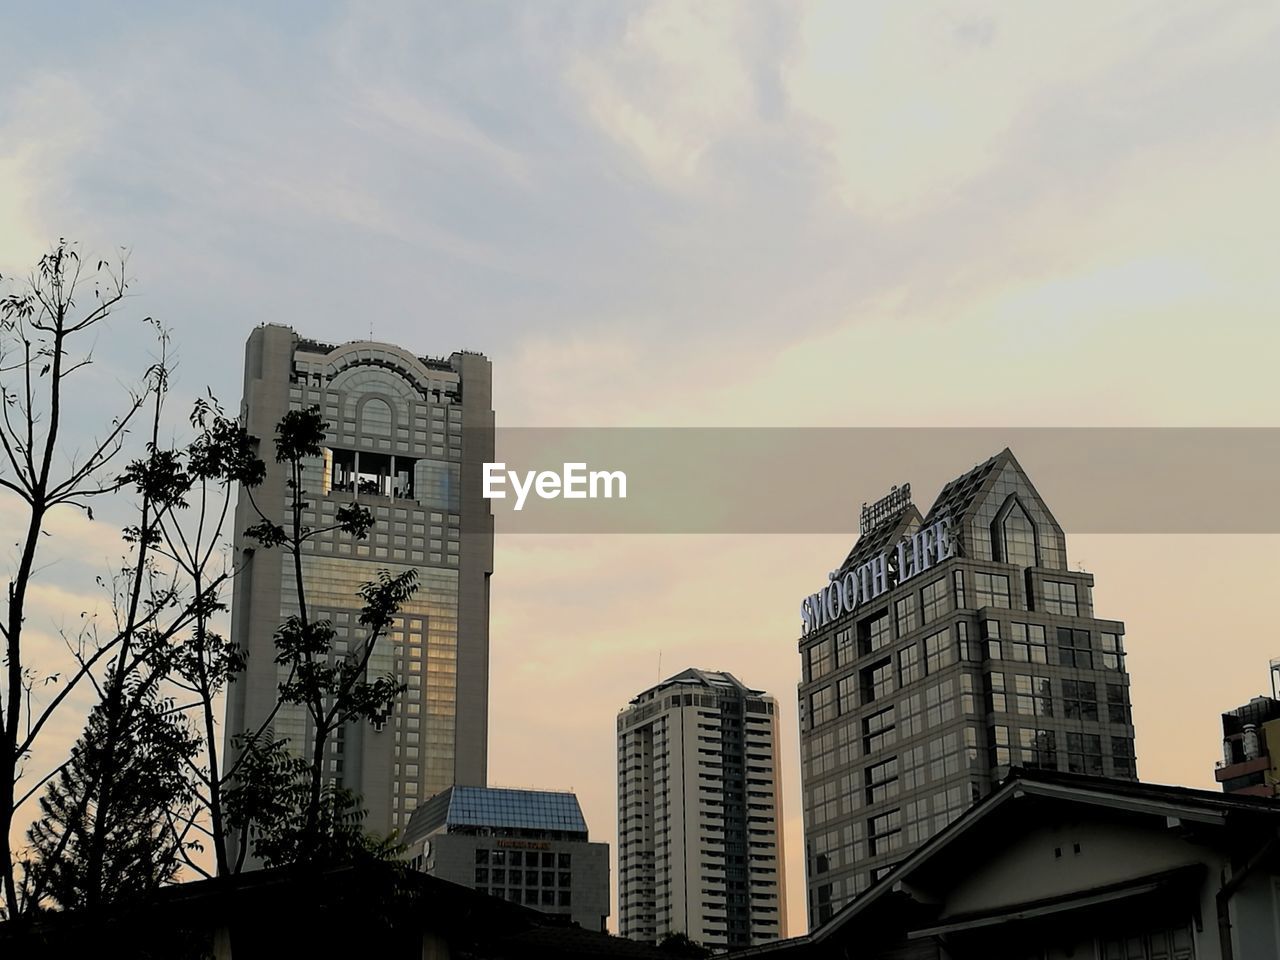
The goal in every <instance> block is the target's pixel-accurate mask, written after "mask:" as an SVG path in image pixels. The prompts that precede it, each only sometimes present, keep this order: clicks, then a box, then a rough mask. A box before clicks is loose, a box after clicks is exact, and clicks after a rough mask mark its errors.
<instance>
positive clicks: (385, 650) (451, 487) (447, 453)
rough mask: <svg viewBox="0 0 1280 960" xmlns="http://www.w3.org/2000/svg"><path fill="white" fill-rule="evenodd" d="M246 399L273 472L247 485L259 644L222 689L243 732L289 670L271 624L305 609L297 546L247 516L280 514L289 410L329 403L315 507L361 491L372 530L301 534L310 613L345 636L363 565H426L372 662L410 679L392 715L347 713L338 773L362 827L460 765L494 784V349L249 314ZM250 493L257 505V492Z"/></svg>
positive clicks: (300, 724) (251, 614) (247, 597)
mask: <svg viewBox="0 0 1280 960" xmlns="http://www.w3.org/2000/svg"><path fill="white" fill-rule="evenodd" d="M244 381H245V382H244V400H243V405H242V413H243V416H244V418H245V422H246V425H247V427H248V430H249V433H250V434H252V435H253V436H255V437H258V438H259V439H260V455H261V456H262V458H263V460H265V461H266V464H267V478H266V482H265V483H263V484H262V486H261V487H259V488H257V489H256V490H255V491H254V492H253V502H252V503H251V502H250V499H249V498H248V497H247V496H245V495H244V493H243V492H242V494H241V496H240V501H239V503H238V505H237V509H236V517H235V550H236V555H237V558H238V560H239V561H240V562H242V563H243V564H244V572H243V573H242V574H241V575H240V576H238V577H237V578H236V581H235V593H234V598H233V604H232V627H231V635H232V639H233V640H234V641H235V642H236V643H238V644H239V645H240V647H241V648H242V649H243V650H244V651H246V652H247V654H248V666H247V669H246V670H245V672H244V674H243V675H241V676H239V677H238V678H237V679H236V681H235V682H234V683H233V684H231V687H230V691H229V694H228V698H227V723H226V736H227V754H228V756H230V755H231V742H230V741H231V738H232V737H234V736H235V735H236V734H238V733H240V732H241V731H244V730H251V729H256V728H257V727H258V726H259V725H261V724H262V723H263V722H264V720H265V719H266V718H267V717H268V716H269V715H270V712H271V710H272V709H273V707H274V706H275V703H276V699H277V691H278V688H279V685H280V683H281V681H282V680H284V679H285V674H284V670H285V668H283V667H281V666H280V665H278V664H277V663H276V662H275V649H274V645H273V635H274V634H275V631H276V629H277V628H278V627H279V626H280V624H281V623H282V622H283V621H284V620H285V619H286V618H287V617H288V616H290V615H291V614H293V613H295V612H296V611H297V605H298V598H297V591H296V588H295V585H294V578H293V575H292V561H291V559H290V556H289V555H288V554H287V553H285V552H284V551H282V550H278V549H274V550H266V549H261V548H255V544H254V542H253V541H251V540H248V539H247V538H245V537H244V530H245V529H246V528H247V527H249V526H250V525H251V524H252V523H254V522H256V521H257V520H258V519H259V517H258V513H257V510H261V511H262V513H263V514H265V515H266V516H268V517H278V518H283V517H284V515H285V510H286V504H287V503H288V497H287V494H288V491H287V488H286V485H285V476H284V471H283V470H282V469H281V467H280V465H279V464H277V463H276V462H275V457H274V451H273V447H272V443H273V438H274V437H275V435H276V425H277V423H279V421H280V419H281V417H283V416H284V414H285V413H286V412H287V411H289V410H299V409H305V408H308V407H312V406H315V407H318V408H319V410H320V413H321V415H322V416H323V417H324V419H325V421H326V423H327V425H328V427H327V430H328V433H327V437H326V441H325V447H324V450H323V454H322V456H320V457H316V458H314V460H313V461H312V462H311V463H309V464H307V465H306V471H305V476H304V479H303V486H304V489H305V491H306V497H305V500H306V505H305V510H304V516H303V523H304V524H305V525H306V526H309V527H311V528H313V529H323V528H326V527H331V526H333V523H334V517H335V515H336V512H337V511H338V509H339V508H341V507H342V506H343V505H344V504H349V503H351V502H352V501H358V502H359V503H360V504H361V505H362V506H364V507H366V508H368V509H369V510H370V511H372V513H373V515H374V519H375V524H374V527H373V529H372V531H371V532H370V535H369V537H368V539H366V540H361V541H357V540H354V539H353V538H352V537H350V536H349V535H346V534H342V533H338V532H333V533H324V534H321V535H319V536H317V537H316V538H314V539H312V540H310V541H308V542H307V544H306V545H305V553H304V557H303V564H304V567H303V582H304V588H305V590H306V595H307V603H308V607H309V611H310V615H311V618H312V619H327V620H329V621H331V622H332V624H333V626H334V629H335V631H336V634H337V638H336V646H337V652H338V653H339V654H340V653H341V652H343V650H344V649H345V645H346V644H347V643H348V642H354V641H356V640H357V639H359V637H360V636H362V634H361V627H360V623H359V620H360V607H361V600H360V597H359V596H358V595H357V591H358V589H359V587H360V585H361V584H362V583H365V582H367V581H370V580H374V579H376V578H377V575H378V571H379V570H384V569H385V570H388V571H390V572H391V573H393V574H395V573H400V572H402V571H404V570H407V569H410V568H413V569H416V570H417V572H418V590H417V593H416V594H415V595H414V596H413V597H412V598H411V599H410V600H409V602H408V603H406V604H405V605H404V607H403V608H402V610H401V614H400V616H399V617H398V618H397V620H396V622H395V625H394V628H393V629H392V630H391V632H390V635H389V636H387V637H386V639H385V641H384V642H383V643H382V644H381V645H380V646H379V647H378V648H377V649H376V652H375V654H374V659H373V660H372V661H371V662H370V665H369V672H370V673H371V674H373V675H381V674H385V673H391V674H393V675H394V676H395V677H397V678H398V679H399V680H400V681H401V682H402V683H403V684H404V685H405V687H406V690H405V692H404V693H402V694H401V695H400V696H399V697H398V699H397V702H396V706H395V709H394V711H393V713H392V714H391V716H390V717H388V718H387V721H386V722H385V723H383V724H380V725H377V726H375V725H374V724H371V723H368V722H364V723H358V724H354V723H353V724H350V725H349V726H348V727H346V728H345V729H342V730H340V731H338V736H337V737H336V739H335V740H334V741H333V742H331V744H330V748H329V753H328V756H327V757H326V763H327V766H328V773H329V775H330V776H331V777H332V778H333V779H334V780H335V781H338V782H339V783H340V784H341V785H343V786H345V787H347V788H349V789H352V790H355V791H356V792H358V793H359V794H360V795H361V796H362V798H363V801H364V805H365V806H366V808H367V809H368V811H369V816H368V820H367V821H366V826H367V827H368V829H370V830H373V831H376V832H381V833H387V832H389V831H391V830H392V829H397V828H398V829H401V830H403V829H404V827H405V826H406V825H407V824H408V822H409V816H410V814H412V813H413V810H414V808H415V807H416V806H417V805H418V803H419V802H421V801H422V800H425V799H426V798H427V797H430V796H432V795H434V794H436V793H439V792H440V791H442V790H444V789H446V788H447V787H449V786H450V785H452V784H454V783H461V784H472V785H483V784H484V783H485V776H486V752H487V737H488V731H487V722H488V719H487V718H488V687H489V683H488V680H489V576H490V573H491V572H492V570H493V518H492V515H491V514H490V512H489V505H488V501H486V500H484V499H483V498H482V497H481V483H480V475H481V471H482V466H481V465H482V464H483V463H484V462H485V461H491V460H492V459H493V433H492V429H493V408H492V402H491V399H490V367H489V361H488V360H486V359H485V358H484V357H483V356H480V355H479V354H474V353H454V354H452V355H451V356H450V357H448V358H447V359H436V358H431V357H419V356H416V355H414V354H413V353H410V352H409V351H407V350H404V349H402V348H400V347H397V346H392V345H391V344H386V343H370V342H365V341H358V342H354V343H348V344H343V345H340V346H335V345H331V344H323V343H317V342H315V341H312V340H306V339H303V338H301V337H299V336H298V334H296V333H295V332H294V331H293V330H291V329H289V328H288V327H283V326H277V325H274V324H272V325H267V326H262V327H259V328H258V329H256V330H254V331H253V333H252V334H251V335H250V337H249V341H248V344H247V345H246V347H245V377H244ZM255 504H256V509H255V506H254V505H255ZM308 723H309V721H308V719H307V715H306V712H305V711H304V710H303V709H302V708H301V707H295V706H286V707H285V708H283V709H281V710H280V711H279V713H278V714H277V715H276V716H275V718H274V721H273V729H274V731H275V733H276V735H277V736H282V737H288V738H289V739H290V741H291V742H292V743H293V744H295V745H297V746H298V748H299V749H301V747H302V746H303V745H305V744H306V743H307V741H308V738H309V737H310V736H311V731H310V730H309V729H308Z"/></svg>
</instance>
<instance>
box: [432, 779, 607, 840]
mask: <svg viewBox="0 0 1280 960" xmlns="http://www.w3.org/2000/svg"><path fill="white" fill-rule="evenodd" d="M445 822H446V823H447V824H448V825H449V826H468V827H510V828H514V829H519V830H565V831H570V832H576V833H586V832H587V821H586V820H585V819H583V816H582V807H580V806H579V805H578V798H577V797H575V796H574V795H573V794H572V793H553V792H551V791H547V790H512V789H509V788H506V787H457V786H455V787H453V788H452V790H451V796H450V798H449V812H448V814H447V815H446V818H445Z"/></svg>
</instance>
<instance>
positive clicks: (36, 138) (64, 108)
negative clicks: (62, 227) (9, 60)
mask: <svg viewBox="0 0 1280 960" xmlns="http://www.w3.org/2000/svg"><path fill="white" fill-rule="evenodd" d="M6 100H7V104H6V107H7V108H6V110H5V113H4V114H0V116H3V121H2V122H0V237H3V238H4V244H3V247H2V248H0V274H4V275H6V276H10V275H14V274H17V275H20V276H25V275H26V273H27V272H28V271H29V270H30V269H31V267H32V266H33V265H34V264H35V262H36V261H37V260H38V259H39V258H40V256H41V255H42V254H43V253H45V252H46V251H47V250H48V249H49V245H50V244H51V243H52V242H53V241H55V240H57V238H58V237H57V230H58V229H59V227H58V225H57V224H58V217H57V215H56V214H57V212H58V211H62V210H65V209H66V207H67V201H68V199H69V198H68V195H67V189H66V180H67V177H68V176H69V173H70V171H71V170H72V169H73V167H74V162H75V160H76V159H77V158H78V156H79V155H81V154H82V153H83V152H84V151H86V150H88V149H89V148H90V147H91V145H92V144H93V143H94V142H96V141H97V139H98V138H99V137H100V135H101V133H102V124H101V122H100V118H99V117H98V116H97V114H96V112H95V110H94V109H93V105H92V101H91V99H90V97H89V96H88V94H87V92H86V91H85V89H84V87H83V86H82V84H81V83H80V82H79V81H78V79H77V78H75V77H74V76H73V75H71V74H69V73H65V72H56V71H40V72H37V73H35V74H34V75H32V76H30V77H28V78H27V79H25V80H24V81H23V82H22V83H20V84H19V85H18V86H17V87H16V88H15V89H13V90H10V91H9V92H8V93H7V94H6Z"/></svg>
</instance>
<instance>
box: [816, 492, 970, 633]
mask: <svg viewBox="0 0 1280 960" xmlns="http://www.w3.org/2000/svg"><path fill="white" fill-rule="evenodd" d="M955 548H956V543H955V538H954V537H953V536H952V535H951V519H950V518H949V517H948V518H944V519H942V520H939V521H938V522H937V523H932V524H930V525H929V526H927V527H922V528H921V529H920V530H919V531H918V532H916V533H914V534H912V535H911V536H909V537H906V538H905V539H903V540H901V541H899V542H898V545H897V546H896V547H895V548H894V549H893V550H886V551H884V552H883V553H881V554H880V555H879V556H877V557H873V558H871V559H870V560H868V561H867V562H866V563H864V564H862V565H861V566H859V567H854V568H853V569H851V570H847V571H846V572H845V573H844V574H843V575H841V573H840V572H839V571H838V570H837V571H835V572H833V573H830V574H828V575H827V579H828V580H830V581H831V582H830V583H828V584H827V585H826V586H825V587H823V588H822V589H821V590H819V591H818V592H817V593H814V594H811V595H810V596H807V597H805V598H804V600H802V601H801V602H800V619H801V621H802V623H803V631H804V632H803V635H804V636H808V635H809V634H810V633H812V632H813V631H814V630H817V629H819V628H821V627H825V626H826V625H827V624H829V623H832V622H834V621H835V620H838V619H840V617H842V616H844V615H845V614H846V613H853V611H854V610H856V609H857V608H858V607H859V606H860V605H861V604H864V603H869V602H870V601H872V600H874V599H875V598H876V597H878V596H880V595H881V594H882V593H887V592H888V591H889V590H890V589H892V588H893V587H896V586H898V585H899V584H903V583H906V582H907V581H908V580H910V579H911V578H912V577H915V576H918V575H920V574H922V573H924V572H925V571H926V570H928V569H929V568H930V567H933V566H936V565H937V564H939V563H941V562H942V561H943V560H946V559H947V558H948V557H953V556H955Z"/></svg>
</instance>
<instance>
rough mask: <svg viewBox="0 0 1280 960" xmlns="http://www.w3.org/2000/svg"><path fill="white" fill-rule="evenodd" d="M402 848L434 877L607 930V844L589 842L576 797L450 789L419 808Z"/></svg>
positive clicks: (508, 790) (496, 789) (543, 792)
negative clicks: (406, 849)
mask: <svg viewBox="0 0 1280 960" xmlns="http://www.w3.org/2000/svg"><path fill="white" fill-rule="evenodd" d="M405 843H406V846H407V848H408V856H409V857H410V859H411V862H412V863H413V865H414V866H415V867H417V868H418V869H420V870H422V871H423V872H425V873H428V874H430V875H431V876H434V877H439V878H441V879H443V880H450V881H452V882H454V883H458V884H462V885H463V886H467V887H471V888H472V889H475V890H477V891H479V892H481V893H487V894H489V895H491V896H495V897H501V898H502V899H504V900H509V901H511V902H513V903H519V904H523V905H524V906H528V907H533V908H535V909H538V910H542V911H544V912H547V913H553V914H561V915H566V916H569V917H570V918H571V919H572V920H573V922H575V923H577V924H579V925H580V926H582V927H584V928H586V929H589V930H604V929H605V927H606V922H607V920H608V917H609V845H608V844H607V843H593V842H591V841H590V839H589V838H588V835H587V821H586V819H585V818H584V817H583V816H582V807H581V806H580V805H579V804H578V798H577V797H576V796H574V795H573V794H572V793H567V792H562V791H553V790H517V789H511V788H506V787H466V786H453V787H450V788H449V789H447V790H445V791H443V792H442V793H439V794H437V795H436V796H434V797H432V798H431V799H430V800H428V801H427V802H426V803H423V804H421V805H420V806H419V807H418V809H417V810H416V811H414V814H413V816H412V817H411V818H410V820H409V826H408V829H407V830H406V831H405Z"/></svg>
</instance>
